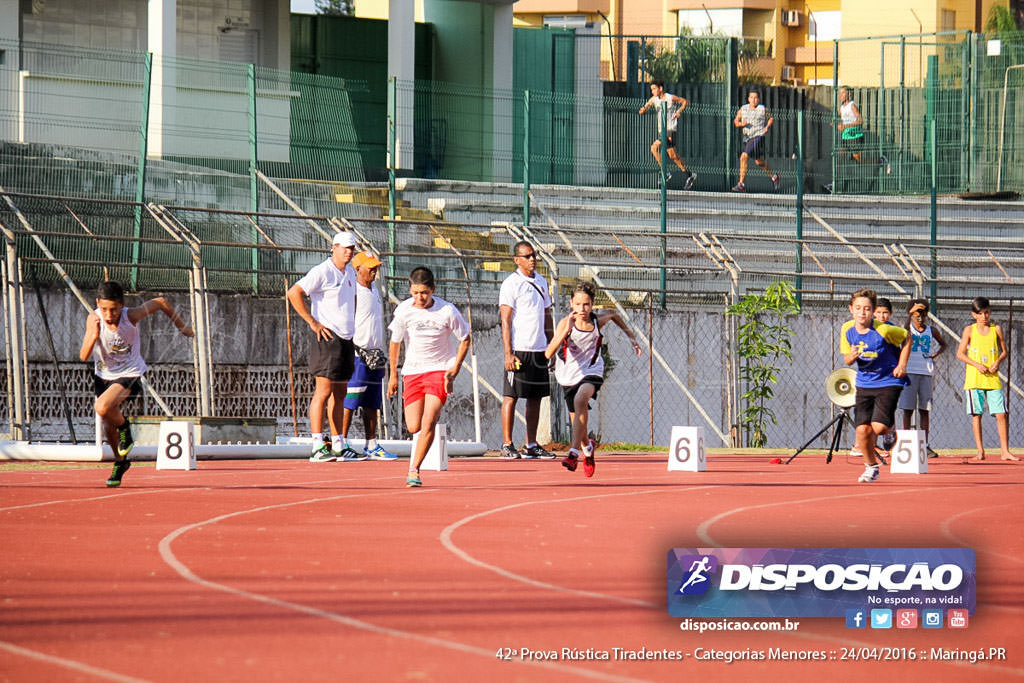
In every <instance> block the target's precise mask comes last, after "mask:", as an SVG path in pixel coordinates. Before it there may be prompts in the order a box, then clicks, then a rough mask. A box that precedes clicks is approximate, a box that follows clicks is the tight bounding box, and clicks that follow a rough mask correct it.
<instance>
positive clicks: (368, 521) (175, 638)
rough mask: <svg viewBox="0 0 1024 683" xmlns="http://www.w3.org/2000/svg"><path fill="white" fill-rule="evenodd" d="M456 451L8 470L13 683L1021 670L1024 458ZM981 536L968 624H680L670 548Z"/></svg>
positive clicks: (874, 543) (954, 676)
mask: <svg viewBox="0 0 1024 683" xmlns="http://www.w3.org/2000/svg"><path fill="white" fill-rule="evenodd" d="M598 455H599V458H598V469H597V475H596V476H595V477H594V478H593V479H585V478H584V477H583V475H582V468H580V470H579V471H577V472H576V473H574V474H570V473H568V472H566V471H565V470H564V469H563V468H561V467H560V466H559V465H558V463H557V462H551V461H544V462H541V461H511V462H509V461H503V460H497V459H494V458H474V459H456V460H453V461H452V464H451V470H450V471H448V472H440V473H438V472H424V484H425V487H424V488H423V489H420V490H407V489H406V488H405V487H404V473H405V468H406V464H405V462H404V461H400V462H397V463H388V462H362V463H343V464H342V463H317V464H313V463H308V462H304V461H265V460H260V461H235V462H225V461H218V462H212V461H206V462H204V461H201V462H200V463H199V469H198V470H196V471H193V472H167V471H162V472H157V471H156V470H155V469H153V467H152V465H138V466H136V467H134V468H132V470H131V471H130V472H129V473H128V474H127V475H126V476H125V483H124V485H123V487H122V488H121V489H119V490H108V489H106V488H105V487H104V486H103V480H104V479H105V478H106V475H107V471H108V469H109V466H104V467H103V468H102V469H100V468H97V467H95V466H84V465H83V466H82V467H80V468H71V469H50V470H38V469H28V468H24V469H22V468H17V467H16V468H13V469H12V470H9V471H5V472H0V562H2V565H0V566H2V578H0V600H2V603H0V604H2V608H0V680H4V681H8V680H9V681H42V680H46V681H137V680H145V681H175V682H178V681H188V682H190V683H194V682H197V681H292V680H303V681H319V680H323V681H328V680H330V681H349V680H352V681H355V680H358V681H452V680H457V681H462V680H466V681H487V682H488V683H496V682H499V681H576V680H579V681H587V680H597V681H625V680H646V681H678V680H681V679H683V678H684V677H696V678H690V680H700V681H718V680H721V681H738V680H754V679H760V680H769V681H771V680H785V681H819V680H865V679H867V678H868V677H872V678H874V679H876V680H880V681H888V680H899V681H930V682H932V681H947V680H967V679H968V678H969V679H970V680H971V681H972V683H977V682H979V681H996V680H999V681H1005V680H1021V679H1024V635H1022V633H1024V580H1022V578H1021V577H1022V570H1024V567H1022V564H1024V542H1022V541H1024V531H1022V527H1021V524H1020V522H1019V509H1020V504H1021V500H1022V495H1021V494H1022V491H1024V465H1020V464H1018V465H1014V464H1005V463H1000V462H998V461H989V462H986V463H983V464H975V465H967V464H962V463H961V462H960V460H959V459H945V458H944V459H943V460H942V462H939V463H936V462H935V461H934V460H933V461H931V463H930V464H931V467H932V473H930V474H928V475H924V476H913V475H901V476H893V475H889V474H888V473H886V472H883V475H882V478H881V479H880V480H879V481H878V482H876V483H873V484H857V483H856V477H857V475H858V474H859V473H860V470H861V467H860V466H859V465H857V464H856V463H853V462H848V461H846V459H844V458H843V457H839V458H837V459H836V460H835V461H833V463H832V464H830V465H826V464H825V463H824V458H823V457H822V456H819V455H810V454H802V455H801V456H800V457H799V458H797V459H796V460H795V461H794V462H793V463H792V464H790V465H788V466H779V465H771V464H769V462H768V461H769V456H717V457H716V456H711V457H710V460H709V468H710V471H708V472H705V473H700V474H689V473H679V472H673V473H670V472H667V471H666V465H665V462H666V461H665V456H664V455H606V454H603V453H600V452H599V454H598ZM689 546H723V547H801V546H807V547H832V546H851V547H860V546H863V547H903V546H933V547H946V546H967V547H971V548H974V549H975V551H976V552H977V559H978V609H977V612H976V613H975V615H974V616H973V617H972V619H971V622H970V626H969V628H967V629H965V630H959V631H952V630H945V629H944V630H941V631H932V630H929V631H925V630H916V631H909V630H893V631H872V630H853V629H847V628H846V627H845V625H844V623H843V622H842V620H839V619H828V620H814V619H805V620H802V623H801V626H800V629H799V630H798V631H797V632H795V633H781V632H771V633H765V632H759V633H754V632H743V633H735V632H727V633H722V632H714V633H706V634H704V635H698V634H696V633H692V632H683V631H680V629H679V623H680V620H679V619H674V618H671V617H669V616H668V614H667V613H666V611H665V607H664V604H665V595H664V590H665V557H666V553H667V551H668V549H670V548H672V547H689ZM876 646H897V647H910V648H914V649H918V650H920V649H922V648H923V649H925V650H927V649H929V648H931V647H937V646H942V647H946V648H960V649H963V650H971V649H976V648H979V647H982V648H986V650H987V648H990V647H1004V648H1006V650H1007V660H1006V661H1001V662H983V663H978V664H973V665H972V664H970V663H968V662H963V661H961V662H935V661H915V662H892V661H889V662H875V661H857V662H854V661H840V660H839V659H834V660H830V661H825V662H791V661H756V662H749V661H746V662H742V661H741V662H734V663H732V664H726V663H724V662H722V661H703V660H698V659H696V658H695V657H694V656H693V655H694V653H695V651H696V650H697V648H705V650H716V649H717V650H723V651H724V650H733V651H735V650H740V651H743V650H755V651H757V650H761V651H764V650H767V649H768V648H775V647H779V648H783V649H786V650H799V651H812V650H813V651H824V652H826V653H828V654H829V656H831V655H832V654H833V653H834V654H835V656H836V657H837V658H838V657H841V655H842V653H843V649H844V648H861V647H868V648H871V647H876ZM614 647H619V648H624V649H628V650H639V649H641V648H647V649H648V650H658V651H660V650H662V649H663V648H665V649H668V650H679V651H682V652H683V653H684V654H686V655H687V657H686V658H685V659H684V660H683V661H615V662H602V661H568V660H565V659H560V660H558V661H554V662H530V661H522V660H521V659H520V657H518V656H515V657H512V659H511V661H504V660H501V661H500V660H498V659H497V658H496V653H497V652H498V650H499V649H500V648H514V649H516V650H519V651H521V650H522V649H523V648H529V649H532V650H552V649H554V650H561V648H577V649H579V650H583V651H586V650H587V649H588V648H589V649H592V650H610V649H611V648H614Z"/></svg>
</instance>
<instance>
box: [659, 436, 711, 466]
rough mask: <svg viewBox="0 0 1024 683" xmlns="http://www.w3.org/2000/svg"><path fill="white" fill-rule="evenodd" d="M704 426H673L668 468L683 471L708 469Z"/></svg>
mask: <svg viewBox="0 0 1024 683" xmlns="http://www.w3.org/2000/svg"><path fill="white" fill-rule="evenodd" d="M707 468H708V467H707V457H706V456H705V454H704V428H703V427H673V428H672V438H671V439H670V440H669V449H668V469H669V471H670V472H671V471H673V470H679V471H682V472H704V471H705V470H707Z"/></svg>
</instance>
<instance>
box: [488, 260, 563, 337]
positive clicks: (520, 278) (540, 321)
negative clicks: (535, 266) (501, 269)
mask: <svg viewBox="0 0 1024 683" xmlns="http://www.w3.org/2000/svg"><path fill="white" fill-rule="evenodd" d="M498 305H499V306H510V307H511V308H512V350H513V351H543V350H544V349H546V348H547V346H548V338H547V335H545V334H544V320H545V313H546V312H547V309H548V308H550V307H551V296H550V295H549V294H548V281H547V280H545V279H544V276H543V275H541V274H540V273H537V272H534V274H533V277H532V278H528V277H526V276H525V275H523V272H522V271H521V270H519V269H518V268H517V269H516V271H515V272H514V273H512V274H511V275H509V276H508V277H507V278H505V281H504V282H502V283H501V289H500V290H499V292H498Z"/></svg>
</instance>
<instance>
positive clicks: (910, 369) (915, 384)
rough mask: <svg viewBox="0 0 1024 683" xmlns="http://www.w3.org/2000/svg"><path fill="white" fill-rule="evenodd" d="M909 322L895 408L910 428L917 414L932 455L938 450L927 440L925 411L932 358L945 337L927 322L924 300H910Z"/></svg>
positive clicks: (943, 347)
mask: <svg viewBox="0 0 1024 683" xmlns="http://www.w3.org/2000/svg"><path fill="white" fill-rule="evenodd" d="M909 312H910V322H908V323H907V330H909V331H910V357H909V358H908V359H907V379H908V380H910V384H908V385H907V386H905V387H903V392H902V393H901V394H900V400H899V403H897V404H896V407H897V408H899V409H900V410H902V411H903V428H904V429H910V424H911V421H912V419H913V417H914V411H915V410H916V411H917V413H918V415H919V416H920V422H919V427H920V429H923V430H924V440H925V443H927V444H928V457H931V458H936V457H938V453H936V452H935V451H934V450H932V447H931V441H929V439H928V425H929V412H930V411H931V409H932V375H933V374H934V372H935V362H934V360H933V359H934V358H935V357H936V356H938V355H939V354H940V353H942V352H943V351H945V350H946V340H945V339H944V338H943V337H942V334H941V333H940V332H939V331H938V330H936V329H935V328H933V327H932V326H931V325H929V324H928V302H927V301H925V300H924V299H911V301H910V311H909Z"/></svg>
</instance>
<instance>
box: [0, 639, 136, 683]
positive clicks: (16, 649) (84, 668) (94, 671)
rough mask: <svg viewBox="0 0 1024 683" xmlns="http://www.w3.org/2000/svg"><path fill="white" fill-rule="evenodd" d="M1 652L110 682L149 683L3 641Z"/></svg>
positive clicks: (0, 644)
mask: <svg viewBox="0 0 1024 683" xmlns="http://www.w3.org/2000/svg"><path fill="white" fill-rule="evenodd" d="M0 650H7V651H8V652H10V653H11V654H15V655H21V656H22V657H28V658H29V659H36V660H39V661H40V662H46V663H47V664H53V665H54V666H60V667H63V668H65V669H71V670H73V671H80V672H82V673H86V674H89V675H91V676H96V677H98V678H105V679H107V680H108V681H121V682H122V683H147V682H146V679H144V678H134V677H132V676H125V675H123V674H119V673H116V672H114V671H110V670H108V669H101V668H99V667H97V666H90V665H89V664H83V663H82V662H76V661H75V660H73V659H65V658H64V657H56V656H54V655H48V654H46V653H45V652H37V651H36V650H30V649H28V648H26V647H20V646H18V645H15V644H14V643H7V642H4V641H2V640H0Z"/></svg>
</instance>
